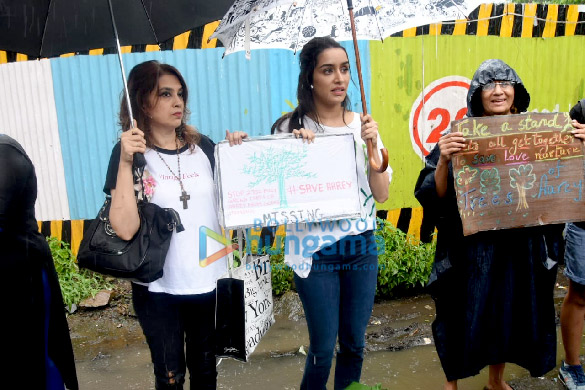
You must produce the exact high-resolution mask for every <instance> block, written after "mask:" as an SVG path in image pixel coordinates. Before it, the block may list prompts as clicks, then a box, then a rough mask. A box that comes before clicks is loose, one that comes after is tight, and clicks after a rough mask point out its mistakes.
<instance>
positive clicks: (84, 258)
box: [77, 174, 185, 283]
mask: <svg viewBox="0 0 585 390" xmlns="http://www.w3.org/2000/svg"><path fill="white" fill-rule="evenodd" d="M139 180H142V175H141V174H140V175H139ZM110 205H111V198H110V197H109V196H108V197H106V201H105V202H104V205H103V206H102V208H101V209H100V211H99V213H98V215H97V218H96V219H94V220H93V221H92V222H91V223H90V225H89V227H88V228H87V230H86V231H85V233H84V235H83V239H82V240H81V245H80V247H79V252H78V254H77V262H78V265H79V266H80V267H82V268H87V269H90V270H92V271H96V272H99V273H101V274H105V275H110V276H115V277H117V278H122V279H129V280H131V281H135V282H143V283H148V282H152V281H155V280H156V279H159V278H160V277H162V275H163V266H164V264H165V258H166V256H167V251H168V250H169V245H170V242H171V236H172V234H173V230H176V231H177V233H179V232H181V231H183V230H185V229H184V228H183V225H182V224H181V218H180V217H179V214H178V213H177V212H176V211H175V210H174V209H171V208H162V207H160V206H158V205H156V204H154V203H149V202H146V201H144V200H139V201H138V204H137V205H138V215H139V217H140V228H139V229H138V231H137V232H136V234H135V235H134V237H132V239H131V240H129V241H125V240H122V239H121V238H119V237H118V236H117V235H116V233H115V232H114V230H113V229H112V226H111V225H110V220H109V214H110Z"/></svg>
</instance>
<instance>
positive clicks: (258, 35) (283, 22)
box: [212, 0, 482, 54]
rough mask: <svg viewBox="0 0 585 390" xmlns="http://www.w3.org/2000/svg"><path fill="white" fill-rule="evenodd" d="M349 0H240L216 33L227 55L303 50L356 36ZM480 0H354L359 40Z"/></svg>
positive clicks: (460, 13)
mask: <svg viewBox="0 0 585 390" xmlns="http://www.w3.org/2000/svg"><path fill="white" fill-rule="evenodd" d="M347 3H348V2H347V0H236V1H235V2H234V4H233V5H232V7H231V8H230V9H229V11H228V12H227V14H226V15H225V16H224V17H223V19H222V20H221V22H220V24H219V26H218V27H217V29H216V30H215V33H214V34H213V36H212V38H218V39H219V40H220V41H221V42H222V43H223V45H224V46H225V48H226V49H225V54H231V53H234V52H237V51H241V50H247V51H248V54H249V51H250V50H253V49H269V48H281V49H290V50H293V51H295V52H296V51H297V50H300V49H301V48H302V47H303V45H304V44H305V43H307V42H308V41H309V40H311V38H313V37H320V36H330V37H332V38H334V39H335V40H337V41H348V40H351V39H352V29H351V23H350V18H349V13H348V4H347ZM481 3H482V1H480V0H353V10H354V16H355V30H356V37H357V39H363V40H372V39H377V40H382V39H384V38H386V37H388V36H390V35H391V34H394V33H396V32H399V31H402V30H404V29H407V28H411V27H417V26H422V25H425V24H430V23H438V22H441V21H446V20H455V19H462V18H465V17H466V16H467V15H468V14H469V13H470V12H471V11H473V10H474V9H475V8H477V7H478V6H479V5H480V4H481Z"/></svg>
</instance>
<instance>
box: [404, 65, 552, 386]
mask: <svg viewBox="0 0 585 390" xmlns="http://www.w3.org/2000/svg"><path fill="white" fill-rule="evenodd" d="M494 80H498V81H503V80H508V81H512V82H514V83H515V85H514V88H515V99H514V106H515V107H516V109H517V112H522V111H525V110H526V109H527V108H528V104H529V102H530V95H529V94H528V92H527V91H526V89H525V87H524V85H523V84H522V81H521V80H520V78H519V77H518V75H517V74H516V72H515V71H514V70H513V69H512V68H510V67H509V66H508V65H506V64H505V63H504V62H502V61H501V60H487V61H485V62H484V63H482V64H481V65H480V67H479V69H478V70H477V71H476V73H475V75H474V76H473V80H472V82H471V87H470V89H469V93H468V95H467V107H468V116H481V115H482V114H483V106H482V103H481V88H482V86H483V85H485V84H487V83H488V82H490V81H494ZM439 156H440V151H439V147H438V145H437V146H436V147H435V148H434V149H433V150H432V152H431V153H430V155H429V156H428V157H427V159H426V165H425V167H424V168H423V170H422V171H421V173H420V176H419V179H418V181H417V184H416V188H415V196H416V198H417V199H418V200H419V202H420V203H421V205H422V206H423V208H424V210H425V214H430V215H432V217H433V218H434V219H435V221H436V225H437V230H438V235H437V250H436V254H435V262H434V265H433V270H432V274H431V277H430V280H429V289H430V292H431V295H432V297H433V299H434V301H435V305H436V312H437V315H436V318H435V321H434V322H433V336H434V340H435V345H436V349H437V353H438V355H439V357H440V359H441V364H442V366H443V370H444V372H445V374H446V376H447V380H448V381H452V380H457V379H462V378H466V377H469V376H473V375H476V374H478V373H479V372H480V370H481V369H482V368H484V367H485V366H487V365H492V364H500V363H505V362H511V363H515V364H518V365H520V366H522V367H524V368H526V369H527V370H528V371H530V374H531V375H532V376H541V375H543V374H545V373H546V372H548V371H550V370H551V369H552V368H554V367H555V364H556V326H555V309H554V302H553V289H554V284H555V280H556V272H557V267H556V261H555V259H557V258H558V256H559V253H558V252H559V248H561V246H560V244H561V243H562V241H561V233H562V226H559V225H552V226H541V227H530V228H519V229H507V230H495V231H486V232H479V233H476V234H473V235H470V236H463V229H462V224H461V218H460V216H459V212H458V209H457V198H456V194H455V188H454V184H453V171H452V167H451V164H449V175H448V179H447V184H448V189H447V194H446V195H445V197H443V198H439V197H438V196H437V191H436V186H435V168H436V165H437V163H438V161H439Z"/></svg>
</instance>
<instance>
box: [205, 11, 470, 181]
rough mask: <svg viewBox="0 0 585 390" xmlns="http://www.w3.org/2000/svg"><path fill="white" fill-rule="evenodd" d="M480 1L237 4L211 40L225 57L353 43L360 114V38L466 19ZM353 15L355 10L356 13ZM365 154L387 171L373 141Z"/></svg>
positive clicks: (385, 160)
mask: <svg viewBox="0 0 585 390" xmlns="http://www.w3.org/2000/svg"><path fill="white" fill-rule="evenodd" d="M479 4H481V1H480V0H354V1H352V0H236V1H235V2H234V4H233V5H232V6H231V8H230V9H229V11H228V12H227V14H226V15H225V16H224V17H223V19H222V20H221V22H220V24H219V26H218V27H217V29H216V30H215V32H214V33H213V35H212V37H211V38H217V39H219V40H220V41H221V42H222V43H223V45H224V47H225V48H226V49H225V53H224V55H226V54H231V53H235V52H237V51H241V50H246V57H247V58H250V51H251V50H252V49H270V48H281V49H290V50H293V51H294V52H295V53H296V51H297V50H300V49H301V48H302V47H303V46H304V45H305V43H307V42H308V41H310V40H311V39H312V38H314V37H322V36H329V37H331V38H333V39H335V40H337V41H348V40H353V42H354V49H355V56H356V65H357V74H358V77H359V83H360V92H361V98H362V109H363V112H364V114H366V113H367V104H366V98H365V92H364V83H363V80H362V71H361V64H360V55H359V50H358V45H357V40H358V39H364V40H370V39H380V40H382V39H384V38H386V37H388V36H390V35H391V34H393V33H395V32H398V31H402V30H404V29H406V28H410V27H415V26H420V25H424V24H429V23H437V22H441V21H444V20H454V19H458V18H461V17H465V16H466V15H467V14H468V13H469V12H471V11H472V10H473V9H475V8H477V6H479ZM354 10H355V11H354ZM367 150H368V156H369V162H370V166H371V167H372V169H374V170H376V171H378V172H384V171H385V170H386V168H387V166H388V151H387V150H386V149H382V150H381V153H382V164H381V165H379V166H378V165H377V164H376V163H375V161H374V159H373V157H372V156H373V153H374V151H373V146H372V142H371V141H370V140H368V143H367Z"/></svg>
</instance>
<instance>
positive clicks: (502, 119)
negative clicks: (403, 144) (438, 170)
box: [451, 112, 585, 235]
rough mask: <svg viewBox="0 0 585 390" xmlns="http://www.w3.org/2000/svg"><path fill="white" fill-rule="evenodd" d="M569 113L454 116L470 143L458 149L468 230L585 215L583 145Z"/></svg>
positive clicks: (460, 197)
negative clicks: (460, 118) (575, 133)
mask: <svg viewBox="0 0 585 390" xmlns="http://www.w3.org/2000/svg"><path fill="white" fill-rule="evenodd" d="M572 129H573V127H572V126H571V118H570V117H569V114H567V113H558V112H557V113H548V114H537V113H529V114H520V115H506V116H492V117H483V118H466V119H462V120H459V121H455V122H452V125H451V130H452V131H455V132H461V133H463V136H464V137H465V139H466V146H465V148H464V149H463V150H461V151H460V152H458V153H456V154H455V155H454V156H453V179H454V182H455V190H456V193H457V203H458V207H459V214H460V215H461V220H462V222H463V233H464V234H465V235H470V234H473V233H477V232H478V231H484V230H494V229H507V228H513V227H522V226H537V225H545V224H553V223H561V222H568V221H582V220H585V207H583V206H585V198H584V197H583V183H584V181H585V180H584V179H585V173H584V169H583V168H584V165H583V164H584V158H583V157H584V148H583V144H582V143H581V141H580V140H579V139H577V138H575V137H574V136H573V134H572V133H571V130H572Z"/></svg>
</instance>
